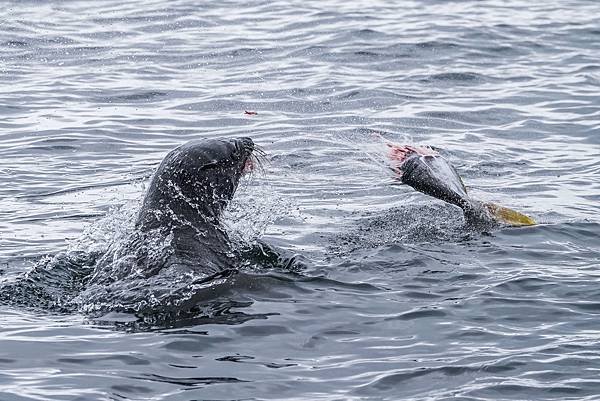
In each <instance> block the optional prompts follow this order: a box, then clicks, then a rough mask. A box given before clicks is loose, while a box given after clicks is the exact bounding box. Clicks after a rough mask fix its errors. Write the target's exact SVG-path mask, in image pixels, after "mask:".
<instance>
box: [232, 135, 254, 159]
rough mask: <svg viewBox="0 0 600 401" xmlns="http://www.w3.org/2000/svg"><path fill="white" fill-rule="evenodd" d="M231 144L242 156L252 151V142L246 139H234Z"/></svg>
mask: <svg viewBox="0 0 600 401" xmlns="http://www.w3.org/2000/svg"><path fill="white" fill-rule="evenodd" d="M233 143H234V145H235V147H236V149H237V150H238V152H239V153H241V154H242V155H246V156H248V155H250V154H252V151H254V142H253V141H252V139H250V138H248V137H243V138H239V139H234V142H233Z"/></svg>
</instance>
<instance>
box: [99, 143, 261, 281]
mask: <svg viewBox="0 0 600 401" xmlns="http://www.w3.org/2000/svg"><path fill="white" fill-rule="evenodd" d="M254 150H255V145H254V143H253V142H252V139H250V138H238V139H201V140H194V141H190V142H188V143H186V144H184V145H181V146H179V147H178V148H175V149H174V150H172V151H171V152H170V153H169V154H167V156H165V158H164V159H163V161H162V163H161V164H160V166H159V167H158V169H157V170H156V172H155V173H154V176H153V178H152V180H151V182H150V185H149V187H148V190H147V192H146V195H145V197H144V201H143V203H142V207H141V209H140V211H139V213H138V216H137V220H136V223H135V230H134V231H133V233H132V234H131V235H130V237H129V238H128V240H127V241H123V242H121V243H117V244H116V246H115V248H114V249H112V250H110V251H109V252H107V253H106V254H105V255H104V256H103V258H102V259H101V260H100V261H99V262H98V263H97V265H96V269H95V272H94V274H93V276H92V277H91V279H90V283H93V284H110V283H114V282H117V281H120V280H124V279H132V278H133V279H138V278H139V279H146V278H148V277H151V276H155V275H157V274H158V273H159V272H162V271H165V270H168V271H170V272H171V273H176V274H177V275H178V276H181V274H185V273H186V272H189V271H191V270H193V272H194V273H196V276H197V274H198V273H200V274H201V275H203V276H206V277H209V276H211V275H214V274H218V273H220V272H221V271H223V270H226V269H228V268H230V267H231V266H232V265H235V257H236V252H235V250H234V249H233V247H232V245H231V243H230V241H229V238H228V235H227V232H226V231H225V229H224V228H223V226H222V224H221V223H220V218H221V215H222V213H223V210H224V209H225V207H226V206H227V204H228V203H229V201H230V200H231V199H232V197H233V195H234V194H235V191H236V189H237V186H238V183H239V180H240V178H241V177H242V175H244V174H245V173H248V172H250V171H252V169H253V168H254V166H255V165H256V164H257V163H259V162H260V161H259V159H258V158H257V157H256V155H255V154H254V152H253V151H254Z"/></svg>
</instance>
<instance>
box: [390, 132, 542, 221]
mask: <svg viewBox="0 0 600 401" xmlns="http://www.w3.org/2000/svg"><path fill="white" fill-rule="evenodd" d="M388 148H389V152H390V153H389V158H390V160H391V161H392V170H393V171H394V172H395V173H396V177H398V178H399V179H400V181H401V182H402V183H403V184H406V185H409V186H411V187H412V188H414V189H416V190H417V191H419V192H422V193H424V194H427V195H429V196H433V197H434V198H437V199H440V200H443V201H444V202H448V203H451V204H453V205H456V206H458V207H460V208H461V209H462V211H463V213H464V216H465V220H466V221H467V223H468V224H469V225H471V226H478V227H489V226H493V225H500V224H506V225H511V226H527V225H533V224H535V221H534V220H533V219H532V218H531V217H529V216H526V215H524V214H522V213H519V212H517V211H515V210H512V209H509V208H507V207H504V206H500V205H496V204H494V203H488V202H481V201H479V200H476V199H473V198H471V197H470V196H469V195H468V193H467V189H466V187H465V185H464V183H463V181H462V179H461V177H460V175H459V174H458V172H457V171H456V169H455V168H454V166H452V165H451V164H450V162H448V160H446V159H445V158H444V157H443V156H442V155H440V154H439V153H438V152H436V151H435V150H434V149H432V148H429V147H417V146H410V145H395V144H390V143H388Z"/></svg>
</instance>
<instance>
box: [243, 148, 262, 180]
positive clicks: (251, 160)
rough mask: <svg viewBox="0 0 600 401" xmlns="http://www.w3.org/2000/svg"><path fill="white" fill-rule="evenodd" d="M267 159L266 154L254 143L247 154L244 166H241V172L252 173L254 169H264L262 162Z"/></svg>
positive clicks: (244, 173)
mask: <svg viewBox="0 0 600 401" xmlns="http://www.w3.org/2000/svg"><path fill="white" fill-rule="evenodd" d="M266 160H267V154H266V153H265V151H264V150H263V149H262V148H261V147H259V146H258V145H254V149H253V150H252V152H251V153H250V154H249V155H248V158H247V159H246V162H245V163H244V167H242V174H243V175H246V174H253V173H254V172H255V171H256V170H259V171H264V167H263V166H264V164H265V161H266Z"/></svg>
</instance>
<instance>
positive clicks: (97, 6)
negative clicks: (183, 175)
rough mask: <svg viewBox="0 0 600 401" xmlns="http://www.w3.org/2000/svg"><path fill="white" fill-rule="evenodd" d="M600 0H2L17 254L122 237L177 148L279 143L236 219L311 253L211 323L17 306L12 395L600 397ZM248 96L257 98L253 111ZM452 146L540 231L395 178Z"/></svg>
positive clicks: (489, 196)
mask: <svg viewBox="0 0 600 401" xmlns="http://www.w3.org/2000/svg"><path fill="white" fill-rule="evenodd" d="M599 14H600V5H598V4H597V3H596V2H593V1H585V0H573V1H567V0H560V1H555V2H549V3H548V2H542V1H536V0H533V1H522V0H518V1H509V2H504V1H502V2H501V1H493V0H486V1H479V2H468V1H454V2H441V1H434V0H430V1H429V0H428V1H423V2H411V1H405V2H392V3H390V2H353V3H348V2H342V1H333V0H330V1H319V2H310V1H309V2H307V1H304V2H262V1H257V2H234V1H231V2H216V3H215V2H213V3H207V4H201V5H198V4H195V3H193V2H190V1H187V0H181V1H172V2H159V1H145V2H137V3H133V2H116V1H101V2H78V1H65V2H44V1H26V2H20V1H19V2H17V1H13V2H11V1H9V2H4V3H3V4H2V7H1V8H0V89H1V90H0V116H1V118H0V128H1V130H2V133H1V134H0V135H1V136H0V138H1V140H0V177H1V178H0V183H1V184H2V185H1V186H0V199H1V203H0V204H1V206H0V268H1V269H2V276H1V279H2V280H3V281H7V282H9V281H11V280H15V279H16V278H17V277H19V275H21V274H23V273H24V272H27V271H30V270H31V269H32V268H33V267H34V266H35V265H36V264H37V263H40V260H44V258H47V260H50V261H51V260H53V259H52V258H53V257H54V255H57V254H59V253H60V252H64V251H67V253H69V252H71V254H73V252H77V251H81V252H84V253H86V252H93V251H98V252H102V251H103V250H105V249H106V247H107V246H108V245H109V244H110V243H113V242H114V241H118V240H119V239H120V238H122V237H123V236H124V235H126V233H127V232H128V230H130V229H131V223H132V221H133V218H134V216H135V213H136V211H137V208H138V207H139V201H140V198H141V196H142V195H143V192H144V187H145V185H146V183H147V181H148V179H149V177H150V176H151V174H152V171H153V169H154V168H155V167H156V166H157V165H158V163H159V162H160V160H161V159H162V157H163V156H164V155H165V154H166V153H167V151H168V150H170V149H172V148H173V147H175V146H177V145H179V144H181V143H183V142H185V141H187V140H190V139H197V138H202V137H221V136H223V137H225V136H240V135H249V136H251V137H252V138H253V139H254V140H255V142H257V143H259V144H260V145H261V146H262V147H263V148H264V149H265V150H266V151H267V153H268V154H269V157H270V163H269V164H268V165H267V166H266V168H265V170H266V171H265V173H264V175H262V176H260V175H259V176H256V177H254V179H252V180H251V181H247V182H245V183H243V184H242V185H241V187H240V188H239V190H238V194H237V197H236V199H235V201H234V204H233V205H232V208H231V210H230V212H229V215H228V217H227V224H228V226H229V227H230V230H231V231H232V233H233V234H234V236H235V238H236V240H237V241H240V243H242V242H244V241H250V242H251V241H254V240H256V239H257V238H260V239H261V240H262V241H264V242H265V243H268V244H272V245H273V246H277V247H279V248H280V249H281V251H282V252H285V253H286V254H289V255H293V254H297V255H298V260H300V261H301V262H302V263H301V265H302V267H301V268H300V269H291V270H290V269H286V268H281V267H280V268H270V269H266V268H265V269H263V270H261V269H260V268H255V269H254V270H253V271H251V272H247V273H244V274H240V275H239V276H238V277H236V278H235V279H232V280H233V283H231V282H229V283H228V284H227V285H229V287H227V288H224V289H223V290H222V291H220V292H219V294H218V296H215V298H214V299H207V300H205V301H204V303H202V305H201V308H202V310H201V313H199V314H198V315H197V316H195V317H194V318H191V319H189V320H185V319H179V320H175V321H171V322H165V321H160V322H152V321H139V320H136V319H135V318H134V317H132V316H131V315H128V314H119V313H113V314H108V315H106V316H103V318H100V319H95V318H91V317H90V316H89V315H87V314H84V313H82V311H79V312H77V311H74V312H71V313H58V312H55V311H49V310H46V309H43V308H42V309H40V308H38V309H35V308H33V309H32V308H23V307H18V306H12V307H10V306H2V307H0V320H1V324H0V327H1V328H0V338H1V339H0V400H124V399H130V400H142V399H144V400H146V399H154V400H194V399H214V400H229V399H278V400H283V399H286V400H292V399H312V400H317V399H319V400H339V399H344V400H349V399H372V400H381V399H390V400H395V399H414V400H425V399H428V400H431V399H450V398H457V397H458V398H460V399H465V400H466V399H472V400H499V399H511V400H522V399H536V400H545V399H557V400H566V399H571V400H575V399H598V398H600V397H599V396H600V379H599V378H598V371H599V370H600V349H599V348H598V341H599V333H600V324H599V323H598V314H600V289H598V278H599V274H598V271H597V266H598V262H599V259H600V241H599V237H600V235H599V234H600V224H599V220H598V218H597V216H598V212H599V207H598V201H599V200H600V179H599V178H598V177H599V173H600V162H599V160H600V158H599V156H600V148H599V146H598V145H599V139H598V138H600V95H599V94H598V86H599V84H600V64H599V63H598V53H599V51H600V25H599V24H598V19H597V16H598V15H599ZM244 111H255V112H257V113H258V114H256V115H248V114H245V113H244ZM373 133H382V135H383V136H384V137H385V138H386V139H388V140H391V141H394V142H404V143H406V142H408V143H415V144H431V145H434V146H437V147H440V148H442V149H444V155H445V156H446V157H447V158H448V159H449V160H450V161H451V162H452V163H453V164H454V165H455V167H456V168H457V169H458V171H459V172H460V173H461V175H462V176H463V179H464V181H465V183H466V185H467V186H468V188H469V191H470V193H472V194H473V196H476V197H478V198H480V199H483V200H490V201H495V202H498V203H500V204H503V205H507V206H510V207H513V208H516V209H518V210H520V211H523V212H526V213H528V214H531V215H532V216H534V217H535V218H536V219H537V220H538V221H540V222H541V223H542V224H540V225H538V226H535V227H530V228H522V229H502V230H498V231H494V232H490V233H474V232H467V231H465V230H464V229H463V226H462V224H463V222H462V218H461V216H460V212H459V211H458V210H457V209H455V208H453V207H452V206H449V205H445V204H442V203H440V202H438V201H435V200H433V199H431V198H428V197H426V196H424V195H422V194H419V193H416V192H415V191H413V190H411V189H410V188H407V187H402V186H397V185H392V180H391V177H390V176H389V173H388V172H387V171H386V170H385V169H382V168H381V166H379V165H378V164H377V163H376V162H375V161H374V160H373V159H372V155H373V152H375V150H373V148H372V146H373Z"/></svg>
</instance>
